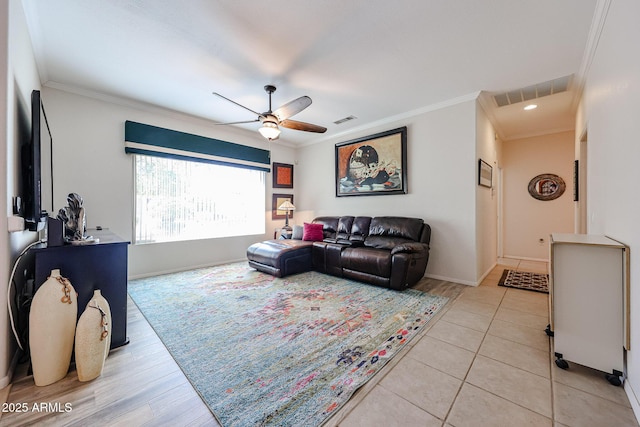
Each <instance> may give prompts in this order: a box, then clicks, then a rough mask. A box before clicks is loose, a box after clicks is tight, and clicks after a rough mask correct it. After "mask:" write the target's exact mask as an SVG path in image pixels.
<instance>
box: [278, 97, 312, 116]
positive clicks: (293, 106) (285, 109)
mask: <svg viewBox="0 0 640 427" xmlns="http://www.w3.org/2000/svg"><path fill="white" fill-rule="evenodd" d="M309 105H311V98H309V97H308V96H301V97H300V98H298V99H294V100H293V101H291V102H288V103H286V104H284V105H283V106H282V107H280V108H278V109H277V110H276V111H274V112H273V115H274V116H276V117H277V118H278V120H280V121H282V120H287V119H288V118H289V117H291V116H293V115H294V114H298V113H299V112H300V111H302V110H304V109H305V108H307V107H308V106H309Z"/></svg>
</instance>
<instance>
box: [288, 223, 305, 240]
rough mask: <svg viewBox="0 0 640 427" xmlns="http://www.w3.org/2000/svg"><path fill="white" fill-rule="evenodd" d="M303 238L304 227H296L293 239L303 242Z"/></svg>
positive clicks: (294, 227)
mask: <svg viewBox="0 0 640 427" xmlns="http://www.w3.org/2000/svg"><path fill="white" fill-rule="evenodd" d="M302 236H304V227H302V226H301V225H294V226H293V233H292V234H291V238H292V239H294V240H302Z"/></svg>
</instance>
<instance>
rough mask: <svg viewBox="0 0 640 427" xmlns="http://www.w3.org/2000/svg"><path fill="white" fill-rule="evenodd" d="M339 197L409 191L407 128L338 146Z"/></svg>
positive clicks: (337, 181)
mask: <svg viewBox="0 0 640 427" xmlns="http://www.w3.org/2000/svg"><path fill="white" fill-rule="evenodd" d="M335 162H336V171H335V189H336V197H345V196H381V195H389V194H407V127H406V126H404V127H401V128H397V129H392V130H389V131H385V132H380V133H377V134H374V135H370V136H365V137H363V138H358V139H353V140H350V141H345V142H341V143H338V144H336V145H335Z"/></svg>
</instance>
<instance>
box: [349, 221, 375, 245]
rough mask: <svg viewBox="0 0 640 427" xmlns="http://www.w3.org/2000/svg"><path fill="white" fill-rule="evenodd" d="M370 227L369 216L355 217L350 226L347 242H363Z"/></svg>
mask: <svg viewBox="0 0 640 427" xmlns="http://www.w3.org/2000/svg"><path fill="white" fill-rule="evenodd" d="M370 225H371V217H370V216H357V217H355V218H354V219H353V225H352V226H351V235H350V236H349V240H351V241H353V242H364V239H366V237H367V236H368V235H369V226H370Z"/></svg>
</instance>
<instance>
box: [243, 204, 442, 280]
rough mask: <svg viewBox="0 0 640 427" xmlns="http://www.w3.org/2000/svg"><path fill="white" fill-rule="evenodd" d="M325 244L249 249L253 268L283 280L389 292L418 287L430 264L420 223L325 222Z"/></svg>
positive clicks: (426, 232) (425, 228) (385, 219)
mask: <svg viewBox="0 0 640 427" xmlns="http://www.w3.org/2000/svg"><path fill="white" fill-rule="evenodd" d="M312 222H313V223H316V224H318V223H320V224H322V225H323V227H322V233H323V240H322V241H315V242H311V241H305V240H286V241H282V240H268V241H266V242H261V243H256V244H254V245H251V246H250V247H249V249H247V258H248V259H249V265H250V266H252V267H254V268H256V269H257V270H260V271H264V272H266V273H269V274H273V275H275V276H278V277H283V276H286V275H288V274H295V273H300V272H302V271H308V270H310V269H311V267H312V268H313V269H314V270H317V271H319V272H322V273H327V274H331V275H334V276H339V277H346V278H349V279H354V280H358V281H362V282H366V283H370V284H373V285H377V286H382V287H385V288H391V289H396V290H403V289H406V288H408V287H411V286H413V285H415V284H416V283H417V282H418V281H419V280H420V279H421V278H422V277H423V276H424V272H425V270H426V268H427V262H428V261H429V242H430V239H431V227H429V225H428V224H425V223H424V221H423V220H422V219H420V218H405V217H391V216H382V217H368V216H357V217H354V216H341V217H338V216H323V217H318V218H315V219H314V220H313V221H312Z"/></svg>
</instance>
